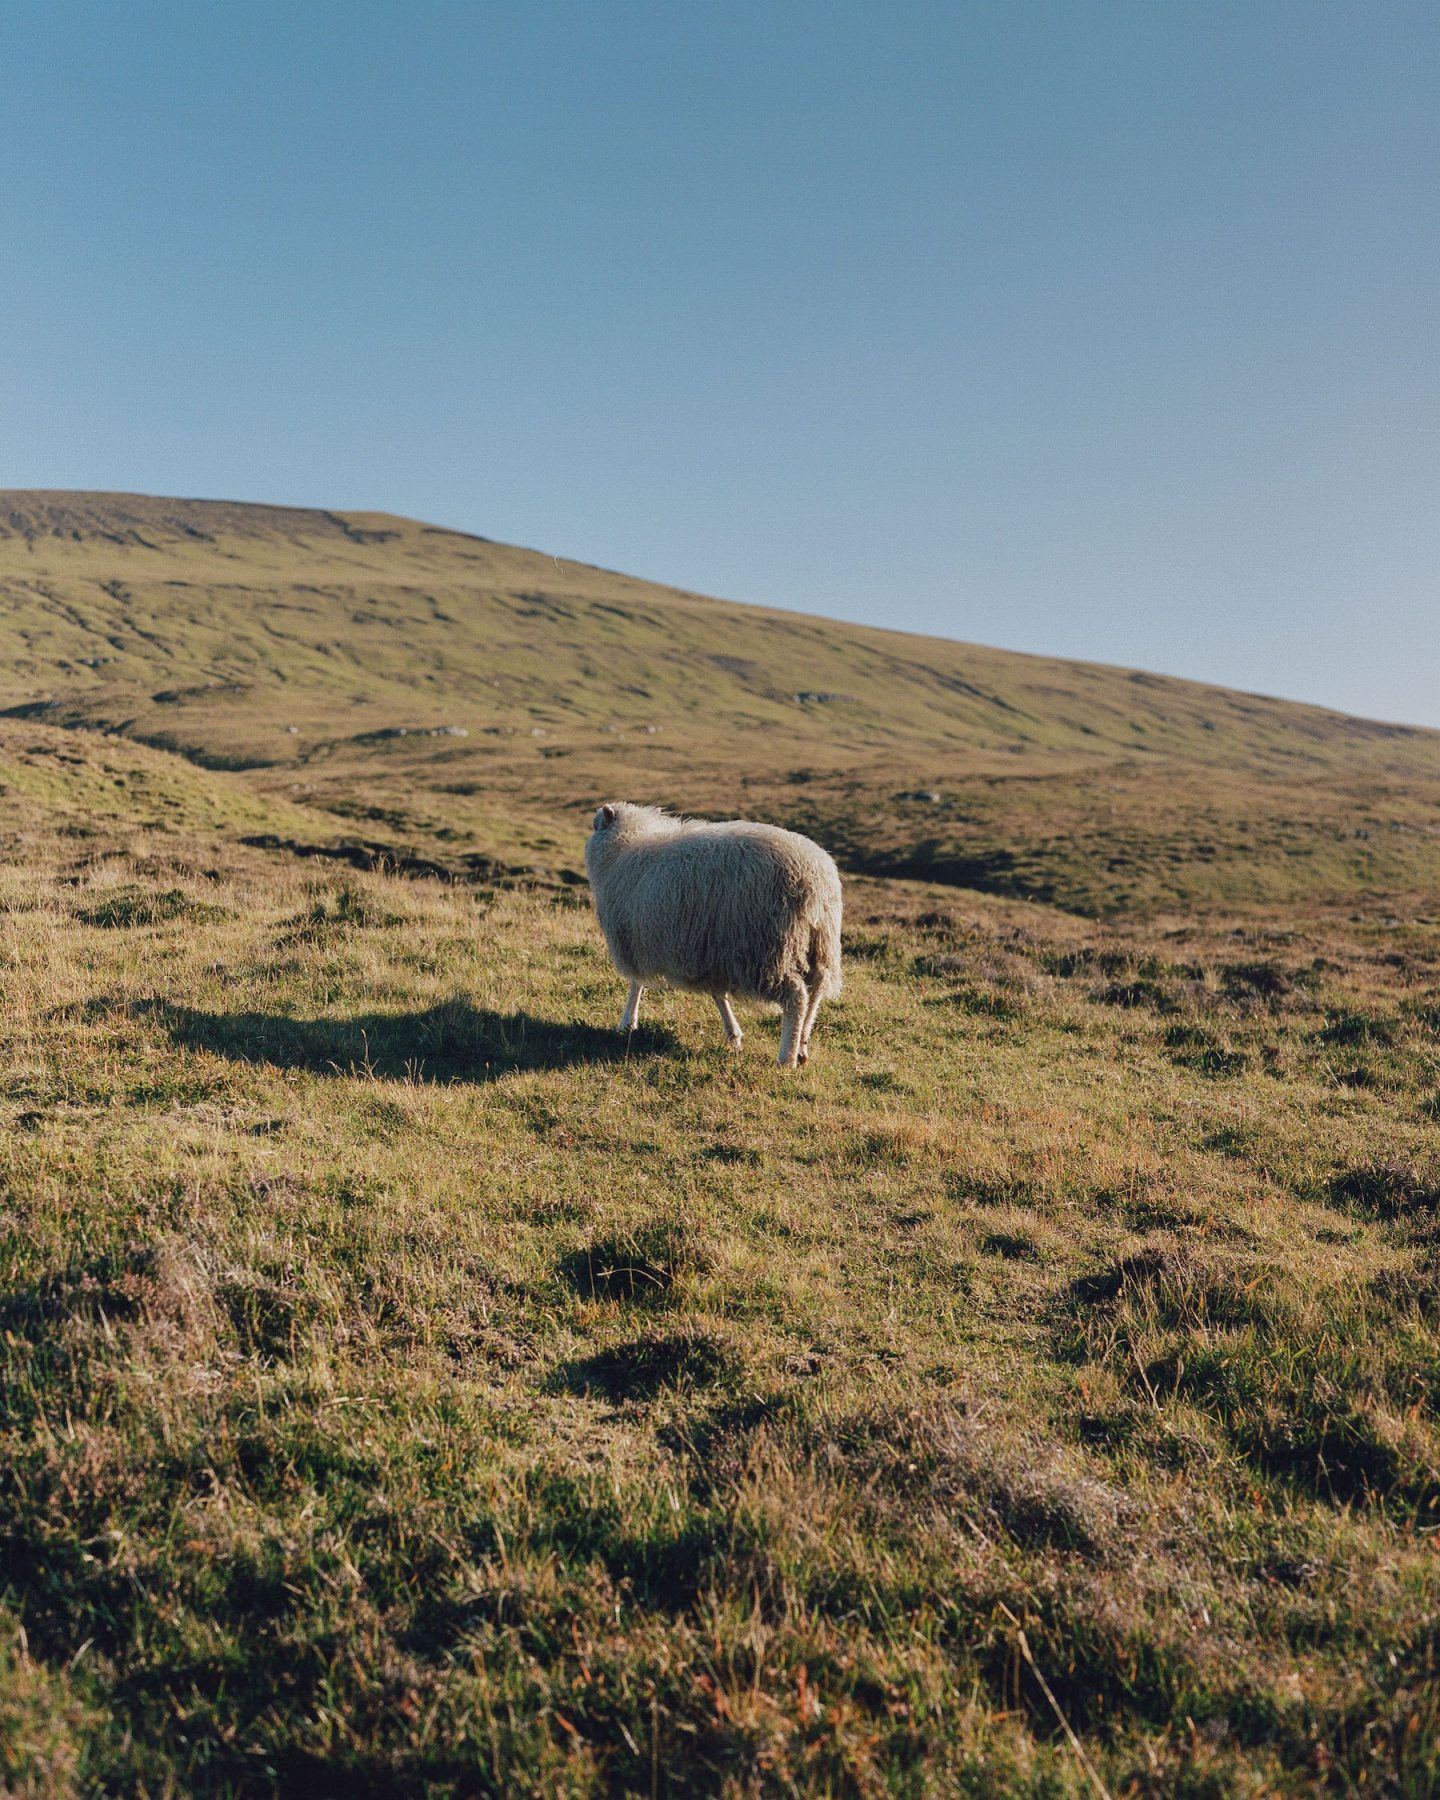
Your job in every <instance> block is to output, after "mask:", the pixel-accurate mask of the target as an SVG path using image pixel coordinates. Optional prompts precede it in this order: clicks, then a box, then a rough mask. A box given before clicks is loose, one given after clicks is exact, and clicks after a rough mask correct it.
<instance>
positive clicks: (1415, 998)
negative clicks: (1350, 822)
mask: <svg viewBox="0 0 1440 1800" xmlns="http://www.w3.org/2000/svg"><path fill="white" fill-rule="evenodd" d="M67 743H69V744H74V745H76V746H77V748H76V749H74V750H73V751H71V752H70V754H71V755H73V756H76V757H78V758H79V759H80V760H78V761H77V762H75V763H69V764H67V763H66V762H65V760H64V755H65V752H66V746H67ZM167 762H168V759H166V758H164V757H163V756H161V755H159V754H158V753H156V752H149V751H144V750H140V749H135V748H131V747H127V746H126V745H124V744H123V743H117V742H115V741H113V740H100V739H95V738H92V737H88V736H81V737H80V738H78V739H74V738H71V739H67V738H66V736H65V734H63V733H59V732H49V731H45V730H43V729H42V728H38V727H35V726H32V725H21V726H16V725H10V726H8V727H6V728H5V741H4V742H3V743H0V784H3V786H4V789H5V791H4V792H3V794H0V839H3V843H4V847H5V857H4V863H3V870H0V978H3V982H4V992H5V1006H4V1008H3V1011H0V1070H3V1081H0V1194H3V1198H4V1207H3V1215H0V1216H3V1220H4V1224H3V1228H0V1266H3V1274H0V1358H3V1376H0V1583H3V1594H4V1603H3V1609H0V1663H3V1675H0V1758H3V1759H4V1760H3V1763H0V1768H3V1769H4V1771H5V1774H4V1780H5V1781H6V1782H7V1783H8V1786H9V1790H10V1791H17V1792H21V1793H32V1794H36V1795H42V1794H43V1795H54V1794H61V1795H63V1794H66V1793H82V1792H94V1791H97V1790H104V1791H107V1792H130V1793H143V1794H161V1793H169V1792H187V1793H188V1792H197V1791H204V1792H236V1793H263V1792H269V1791H273V1790H275V1789H277V1788H278V1789H279V1790H280V1791H284V1792H297V1791H305V1792H307V1793H335V1794H341V1793H344V1794H347V1795H353V1794H363V1793H375V1794H379V1793H386V1794H392V1793H401V1794H404V1793H413V1794H420V1793H422V1792H423V1793H431V1794H433V1793H475V1792H494V1793H497V1794H500V1793H504V1794H515V1793H524V1792H533V1793H546V1794H550V1793H557V1792H559V1793H573V1794H586V1793H594V1792H600V1791H610V1792H615V1791H625V1792H633V1791H639V1792H660V1793H664V1792H672V1793H681V1792H683V1793H704V1792H714V1793H728V1794H747V1793H762V1792H765V1793H770V1792H775V1793H781V1792H796V1791H799V1792H806V1793H809V1792H817V1793H818V1792H852V1793H862V1794H879V1793H881V1792H886V1791H894V1792H908V1793H916V1794H919V1793H948V1792H955V1791H973V1792H975V1793H977V1794H986V1795H989V1794H994V1793H999V1792H1005V1793H1015V1794H1034V1795H1040V1794H1067V1793H1075V1794H1078V1793H1081V1792H1084V1791H1087V1788H1086V1778H1085V1777H1084V1776H1083V1775H1082V1773H1081V1772H1080V1768H1079V1764H1078V1762H1077V1760H1076V1757H1075V1754H1074V1752H1073V1751H1072V1749H1071V1748H1070V1745H1069V1743H1068V1742H1067V1740H1066V1738H1065V1736H1064V1734H1063V1732H1062V1731H1061V1729H1060V1726H1059V1724H1058V1722H1057V1719H1056V1715H1055V1710H1054V1708H1055V1706H1058V1707H1059V1708H1060V1709H1061V1710H1063V1712H1064V1714H1065V1717H1066V1719H1067V1720H1068V1721H1069V1723H1070V1725H1071V1726H1072V1727H1073V1728H1074V1729H1075V1730H1076V1731H1077V1732H1078V1733H1079V1734H1081V1737H1082V1739H1083V1742H1084V1745H1085V1747H1086V1750H1087V1753H1088V1755H1089V1757H1090V1758H1091V1759H1092V1761H1093V1763H1094V1765H1095V1766H1096V1768H1097V1770H1098V1771H1099V1773H1100V1775H1101V1777H1102V1779H1103V1780H1104V1781H1105V1782H1106V1783H1107V1784H1108V1785H1109V1787H1110V1789H1111V1791H1112V1792H1115V1793H1119V1792H1127V1793H1148V1794H1155V1795H1162V1794H1164V1795H1169V1794H1173V1793H1177V1792H1188V1793H1206V1794H1219V1793H1230V1792H1237V1793H1249V1792H1254V1793H1259V1792H1261V1791H1264V1792H1268V1793H1273V1792H1301V1791H1304V1792H1312V1791H1316V1790H1327V1791H1330V1790H1333V1791H1335V1792H1337V1793H1340V1792H1343V1793H1350V1792H1354V1791H1356V1790H1357V1789H1358V1790H1360V1791H1363V1792H1374V1793H1381V1792H1386V1793H1388V1792H1393V1791H1397V1790H1398V1789H1401V1788H1403V1789H1404V1790H1405V1791H1411V1792H1417V1793H1418V1792H1422V1791H1429V1790H1430V1789H1431V1788H1432V1787H1433V1785H1434V1784H1435V1783H1436V1781H1437V1780H1440V1761H1437V1751H1436V1732H1437V1727H1440V1714H1437V1704H1436V1686H1435V1671H1434V1654H1435V1642H1436V1631H1437V1620H1440V1571H1437V1565H1436V1562H1435V1558H1434V1553H1433V1533H1434V1530H1435V1527H1436V1524H1437V1521H1440V1434H1437V1428H1436V1419H1435V1408H1436V1402H1437V1398H1440V1389H1437V1370H1440V1289H1437V1286H1436V1275H1435V1268H1436V1263H1435V1255H1436V1230H1437V1224H1436V1220H1437V1209H1440V1167H1437V1163H1436V1157H1435V1149H1434V1144H1435V1138H1434V1132H1435V1118H1436V1112H1437V1107H1440V1055H1437V1042H1436V1029H1437V1018H1436V1013H1435V1005H1434V988H1435V980H1436V974H1437V970H1440V916H1437V910H1436V909H1435V908H1434V906H1433V902H1432V903H1431V910H1430V911H1429V912H1428V913H1426V912H1424V911H1423V910H1422V909H1421V907H1419V906H1417V905H1415V904H1412V905H1411V907H1410V908H1409V909H1408V915H1407V916H1408V920H1409V922H1408V923H1405V924H1403V925H1402V924H1398V923H1397V922H1396V921H1395V920H1394V919H1387V918H1384V917H1374V918H1368V919H1367V918H1364V917H1352V916H1351V914H1352V912H1353V909H1347V910H1346V911H1345V912H1342V913H1327V912H1325V911H1321V910H1318V909H1316V910H1312V911H1310V912H1309V913H1299V912H1297V911H1295V910H1294V909H1288V910H1287V911H1286V912H1285V913H1284V914H1283V916H1281V915H1277V916H1274V917H1267V916H1265V915H1263V914H1257V913H1252V914H1250V915H1249V916H1248V917H1247V918H1245V919H1236V920H1227V921H1221V922H1218V923H1213V924H1199V923H1191V924H1188V925H1183V926H1173V927H1167V928H1160V927H1143V926H1136V925H1129V926H1119V925H1114V926H1100V925H1095V924H1088V923H1085V922H1083V921H1080V920H1077V919H1075V918H1073V917H1069V916H1067V915H1064V914H1061V913H1057V912H1054V911H1051V910H1048V909H1045V908H1042V907H1036V906H1030V905H1024V904H1020V903H1016V902H1010V901H1006V900H1003V899H997V898H992V897H985V896H977V895H967V896H963V897H957V896H956V895H954V894H953V892H951V893H947V891H945V890H943V889H936V888H928V889H927V888H925V887H923V886H919V885H915V884H909V883H903V882H888V883H881V882H871V881H858V882H853V883H852V884H851V891H850V930H849V980H848V985H847V989H846V993H845V996H844V998H843V1000H842V1001H841V1002H840V1003H839V1004H837V1005H836V1006H834V1007H833V1008H831V1009H829V1010H828V1011H827V1014H826V1015H825V1017H824V1018H823V1019H822V1023H821V1030H820V1034H819V1036H818V1037H817V1059H816V1061H815V1062H814V1063H813V1064H812V1067H811V1069H810V1070H808V1071H807V1072H806V1074H805V1075H804V1077H803V1078H800V1079H796V1078H795V1077H793V1076H785V1075H782V1074H781V1073H780V1072H779V1071H777V1070H775V1069H774V1068H773V1067H772V1066H771V1062H770V1058H771V1056H772V1054H773V1037H772V1034H773V1030H774V1026H773V1023H767V1022H766V1021H765V1020H763V1019H758V1018H757V1019H753V1020H751V1021H749V1022H750V1023H751V1024H752V1026H753V1029H752V1031H751V1034H750V1038H749V1041H748V1042H747V1045H746V1048H745V1050H744V1052H743V1054H742V1055H741V1057H740V1058H739V1059H738V1060H735V1059H731V1058H729V1057H727V1056H726V1055H725V1054H724V1053H723V1052H722V1051H721V1049H720V1047H719V1045H718V1042H717V1037H718V1033H717V1032H716V1031H715V1029H714V1024H713V1019H712V1018H711V1017H710V1016H709V1009H708V1008H707V1007H706V1006H704V1005H703V1004H701V1003H699V1002H698V1001H693V1000H691V999H689V998H686V997H676V996H672V997H669V998H664V997H662V998H661V999H660V1000H659V1001H658V1003H657V1005H656V1006H655V1009H654V1011H653V1014H652V1019H653V1023H652V1024H651V1025H650V1026H649V1027H648V1028H647V1030H646V1031H645V1032H644V1033H643V1034H642V1036H641V1037H640V1038H639V1039H637V1040H636V1042H635V1043H634V1044H633V1046H632V1047H631V1048H630V1049H629V1051H628V1052H625V1051H624V1050H623V1047H622V1046H621V1045H619V1044H618V1043H617V1041H616V1039H615V1037H614V1035H613V1033H612V1031H611V1026H612V1023H613V1019H614V1016H615V1012H616V1008H617V1003H618V1000H619V997H620V996H619V989H618V984H617V982H616V980H615V978H614V977H613V975H612V973H611V972H610V970H609V969H608V967H607V965H606V962H605V958H604V956H603V952H602V948H601V946H600V945H599V943H598V941H597V936H596V933H595V930H594V926H593V922H592V921H591V919H590V916H589V913H588V910H587V909H586V908H585V907H584V906H583V904H580V903H579V897H578V896H571V895H568V894H566V893H563V892H561V893H547V892H539V891H526V890H524V889H523V888H512V889H510V890H506V891H499V890H496V889H494V888H493V887H490V888H486V887H479V886H448V887H447V886H444V885H441V884H437V883H435V882H431V881H409V882H407V881H403V880H399V879H395V878H393V877H391V878H385V877H382V876H378V875H364V874H359V875H346V876H344V877H343V878H342V877H341V876H340V875H337V874H335V873H333V872H327V871H326V870H324V868H323V867H322V866H321V865H300V864H297V863H296V862H295V861H294V860H293V859H291V858H287V857H285V856H283V855H277V854H271V853H266V852H265V851H263V850H260V849H256V848H253V847H248V846H246V845H245V844H244V843H242V842H240V841H239V838H240V837H241V836H245V835H253V834H252V833H250V830H249V827H250V826H251V825H252V824H253V823H255V820H254V817H253V816H252V814H251V813H250V811H249V809H248V804H247V803H246V802H244V800H243V790H242V789H241V786H240V784H239V783H238V782H237V780H236V779H235V778H233V777H228V776H224V775H211V774H208V773H206V772H204V771H199V770H194V769H190V768H188V767H186V766H185V765H172V770H171V773H172V780H171V783H170V785H169V787H168V789H167V790H166V791H167V792H168V794H169V796H170V797H171V798H172V799H176V800H177V801H178V805H177V806H166V805H164V804H163V803H162V804H161V806H160V808H159V809H158V812H157V810H156V809H155V808H154V806H153V803H152V798H151V790H153V789H154V788H155V787H158V786H163V785H164V784H163V783H162V782H161V772H162V770H164V768H165V766H166V764H167ZM142 771H143V772H144V773H145V774H146V776H147V781H146V782H144V783H140V782H137V780H136V777H137V775H138V774H139V773H141V772H142ZM117 777H123V779H124V786H123V787H120V788H116V786H115V781H116V778H117ZM113 796H118V798H119V804H120V806H121V808H122V809H123V810H122V811H121V813H120V815H119V816H118V817H116V816H114V813H113V808H114V806H115V803H116V802H115V799H114V798H113ZM57 818H58V819H62V820H63V822H64V825H65V827H66V833H67V834H62V833H57V832H56V831H55V829H54V826H55V822H56V820H57ZM281 822H282V823H285V824H288V823H291V822H292V821H281ZM237 833H238V834H239V835H238V836H237ZM317 871H318V872H317ZM1022 1634H1023V1636H1022ZM1042 1677H1043V1681H1044V1683H1045V1686H1042V1685H1041V1678H1042ZM1046 1687H1048V1689H1049V1693H1050V1695H1052V1696H1053V1705H1052V1701H1051V1699H1049V1698H1047V1695H1046Z"/></svg>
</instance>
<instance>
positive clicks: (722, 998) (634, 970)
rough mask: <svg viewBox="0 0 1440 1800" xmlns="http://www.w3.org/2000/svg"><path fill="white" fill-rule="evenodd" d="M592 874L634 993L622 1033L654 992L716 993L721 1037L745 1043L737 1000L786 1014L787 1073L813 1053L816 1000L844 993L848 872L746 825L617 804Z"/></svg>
mask: <svg viewBox="0 0 1440 1800" xmlns="http://www.w3.org/2000/svg"><path fill="white" fill-rule="evenodd" d="M585 869H586V873H587V874H588V875H589V877H590V888H591V892H592V894H593V896H594V900H595V911H596V914H597V915H598V917H599V920H600V929H601V931H602V932H604V934H605V942H606V944H607V945H608V946H609V950H610V955H611V957H612V958H613V959H614V963H615V967H616V969H617V970H618V971H619V972H620V974H621V975H623V976H624V977H625V979H626V980H627V981H628V982H629V984H630V991H629V994H628V996H627V997H626V1001H625V1011H624V1013H623V1015H622V1016H621V1020H620V1029H621V1030H622V1031H624V1032H630V1031H633V1030H634V1029H635V1026H636V1024H637V1023H638V1022H639V1018H640V1000H641V996H642V995H643V994H644V992H645V987H646V985H647V984H653V983H656V982H665V983H667V984H669V985H670V986H672V987H679V988H688V989H689V990H690V991H691V992H693V993H699V994H709V995H710V997H711V999H713V1000H714V1002H715V1007H716V1010H717V1011H718V1012H719V1014H720V1023H721V1024H722V1025H723V1026H724V1028H725V1038H726V1041H727V1043H728V1044H729V1046H730V1048H731V1049H732V1050H738V1049H739V1048H740V1044H741V1041H742V1038H743V1035H744V1034H743V1033H742V1032H741V1030H740V1024H739V1021H738V1020H737V1019H736V1017H735V1013H734V1011H733V1009H732V1008H731V1005H730V996H731V995H732V994H739V995H743V996H745V997H747V998H751V999H756V1000H775V1001H778V1002H779V1004H780V1008H781V1027H780V1067H781V1068H782V1069H788V1068H794V1067H795V1066H796V1065H797V1064H798V1063H803V1062H805V1061H806V1059H807V1058H808V1057H809V1055H810V1034H811V1032H812V1031H813V1030H814V1029H815V1016H816V1014H817V1013H818V1012H819V1010H820V1002H821V1001H822V1000H825V999H828V998H829V997H830V996H831V995H833V994H838V993H839V992H840V979H841V977H840V911H841V905H842V901H841V894H840V875H839V871H838V870H837V869H836V867H835V864H834V862H833V861H832V859H831V858H830V857H829V856H828V855H827V854H826V852H825V851H824V850H822V849H821V848H820V846H819V845H818V844H816V843H812V842H811V840H810V839H809V838H807V837H801V836H800V834H799V833H798V832H795V831H783V830H782V829H781V828H780V827H779V826H778V825H758V824H752V823H750V822H749V821H748V820H745V819H729V820H726V821H724V822H723V823H709V822H707V821H705V820H702V819H677V818H673V817H671V816H670V815H668V814H667V813H664V812H662V811H661V809H660V808H659V807H657V806H634V805H631V804H630V803H629V802H628V801H616V802H615V803H613V804H611V805H606V806H602V807H601V808H600V809H599V811H598V812H597V813H596V814H595V826H594V830H593V831H592V832H591V834H590V838H589V841H588V842H587V843H586V845H585Z"/></svg>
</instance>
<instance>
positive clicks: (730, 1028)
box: [715, 994, 745, 1050]
mask: <svg viewBox="0 0 1440 1800" xmlns="http://www.w3.org/2000/svg"><path fill="white" fill-rule="evenodd" d="M715 1010H716V1012H718V1013H719V1015H720V1023H721V1024H722V1025H723V1026H724V1027H725V1041H726V1043H727V1044H729V1046H730V1048H731V1049H732V1050H738V1049H739V1048H740V1046H741V1044H742V1043H743V1042H744V1039H745V1033H744V1032H743V1031H742V1030H741V1029H740V1021H739V1020H738V1019H737V1018H736V1017H735V1009H734V1007H733V1006H731V1004H730V996H729V995H728V994H717V995H716V996H715Z"/></svg>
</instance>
